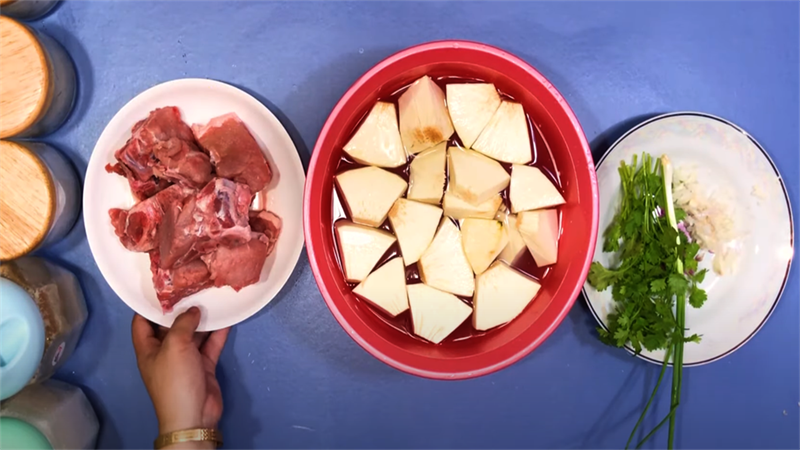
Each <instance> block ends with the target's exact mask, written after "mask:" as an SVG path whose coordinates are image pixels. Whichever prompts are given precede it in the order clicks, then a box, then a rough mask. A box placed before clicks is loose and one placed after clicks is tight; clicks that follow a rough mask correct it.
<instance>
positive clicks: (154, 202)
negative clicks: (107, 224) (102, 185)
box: [108, 184, 197, 252]
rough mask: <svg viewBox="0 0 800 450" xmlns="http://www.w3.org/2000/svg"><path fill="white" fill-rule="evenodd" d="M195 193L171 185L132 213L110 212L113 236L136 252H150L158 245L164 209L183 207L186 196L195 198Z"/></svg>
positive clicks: (194, 191)
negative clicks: (176, 206)
mask: <svg viewBox="0 0 800 450" xmlns="http://www.w3.org/2000/svg"><path fill="white" fill-rule="evenodd" d="M196 193H197V191H196V190H194V189H191V188H187V187H183V186H179V185H177V184H176V185H172V186H170V187H168V188H166V189H164V190H163V191H161V192H159V193H158V194H156V195H154V196H153V197H150V198H148V199H147V200H143V201H141V202H139V203H137V204H136V205H134V206H133V208H131V209H129V210H127V211H126V210H124V209H118V208H114V209H110V210H109V211H108V215H109V216H110V217H111V224H112V225H113V226H114V233H116V235H117V236H118V237H119V240H120V242H122V245H123V246H125V248H127V249H128V250H131V251H134V252H147V251H150V250H152V249H154V248H156V246H157V245H158V243H159V240H160V239H159V229H160V228H161V223H162V222H163V219H164V213H165V210H168V209H171V208H172V207H174V205H175V204H180V203H182V202H183V201H184V199H186V198H187V197H194V195H195V194H196Z"/></svg>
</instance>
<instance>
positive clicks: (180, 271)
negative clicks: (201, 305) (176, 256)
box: [150, 250, 213, 314]
mask: <svg viewBox="0 0 800 450" xmlns="http://www.w3.org/2000/svg"><path fill="white" fill-rule="evenodd" d="M150 271H151V272H152V273H153V286H154V287H155V289H156V296H157V297H158V301H159V302H160V303H161V310H162V311H163V312H164V313H165V314H166V313H168V312H170V311H172V307H173V306H175V304H176V303H178V302H179V301H180V300H181V299H183V298H184V297H186V296H189V295H192V294H194V293H197V292H200V291H202V290H203V289H205V288H207V287H210V286H212V285H213V282H212V280H211V273H210V272H209V271H208V267H206V264H205V263H204V262H203V261H202V260H199V259H196V260H194V261H190V262H188V263H186V264H184V265H182V266H180V267H176V268H174V269H164V268H162V267H161V265H160V257H159V253H158V250H154V251H152V252H150Z"/></svg>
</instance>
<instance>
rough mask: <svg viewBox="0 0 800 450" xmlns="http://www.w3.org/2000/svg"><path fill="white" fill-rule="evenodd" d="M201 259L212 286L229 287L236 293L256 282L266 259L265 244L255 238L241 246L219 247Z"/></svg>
mask: <svg viewBox="0 0 800 450" xmlns="http://www.w3.org/2000/svg"><path fill="white" fill-rule="evenodd" d="M254 234H255V233H254ZM201 258H202V260H203V262H205V263H206V266H208V270H209V271H210V272H211V279H213V280H214V286H216V287H222V286H230V287H232V288H233V289H234V290H235V291H237V292H238V291H239V290H240V289H242V288H243V287H245V286H249V285H251V284H254V283H257V282H258V279H259V277H260V276H261V270H262V269H263V268H264V261H265V260H266V259H267V244H266V243H264V242H263V241H262V240H261V239H258V238H255V239H252V240H250V241H249V242H247V243H245V244H242V245H237V246H226V245H223V246H220V247H219V248H217V250H216V251H214V252H213V253H208V254H206V255H203V256H201Z"/></svg>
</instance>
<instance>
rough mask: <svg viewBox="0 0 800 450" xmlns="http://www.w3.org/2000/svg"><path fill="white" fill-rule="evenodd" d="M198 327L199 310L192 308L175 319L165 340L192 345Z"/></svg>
mask: <svg viewBox="0 0 800 450" xmlns="http://www.w3.org/2000/svg"><path fill="white" fill-rule="evenodd" d="M198 325H200V310H199V309H198V308H197V307H194V306H193V307H191V308H189V309H188V310H186V311H185V312H184V313H182V314H181V315H179V316H178V317H177V318H176V319H175V321H174V322H173V323H172V328H170V330H169V332H167V337H166V338H165V339H166V340H168V341H173V342H176V343H180V344H192V343H193V341H192V338H193V337H194V332H195V330H197V326H198Z"/></svg>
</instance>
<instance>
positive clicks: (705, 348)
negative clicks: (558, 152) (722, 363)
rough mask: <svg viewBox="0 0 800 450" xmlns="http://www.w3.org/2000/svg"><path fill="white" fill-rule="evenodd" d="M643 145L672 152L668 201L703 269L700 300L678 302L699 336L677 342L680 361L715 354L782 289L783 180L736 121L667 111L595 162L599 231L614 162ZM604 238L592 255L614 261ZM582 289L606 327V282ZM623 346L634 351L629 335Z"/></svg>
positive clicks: (606, 214) (742, 335) (750, 328)
mask: <svg viewBox="0 0 800 450" xmlns="http://www.w3.org/2000/svg"><path fill="white" fill-rule="evenodd" d="M642 154H649V155H651V156H652V157H653V158H660V157H661V155H666V156H667V157H668V158H669V160H670V161H671V164H672V167H673V169H674V174H675V175H674V179H673V183H672V186H673V196H674V203H675V205H676V206H677V207H680V208H683V209H685V210H686V211H687V219H685V220H684V223H683V224H682V225H681V226H680V228H681V229H682V231H684V229H685V232H686V233H687V235H688V236H690V238H689V239H690V240H691V241H693V242H697V243H699V244H700V247H701V249H700V251H699V253H698V256H697V258H696V259H697V260H699V261H698V269H697V270H698V271H700V270H702V269H706V275H705V278H704V279H703V280H702V282H700V283H699V284H698V286H699V287H700V288H701V289H703V290H704V291H705V292H706V295H707V299H706V300H705V302H704V303H703V305H702V306H701V307H700V308H694V307H692V306H690V305H688V304H687V306H686V310H685V325H686V332H685V334H686V336H689V335H692V334H697V335H698V336H699V337H700V341H699V342H697V343H695V342H687V343H686V344H685V345H684V348H683V361H684V362H683V364H684V366H697V365H702V364H707V363H710V362H713V361H717V360H719V359H721V358H723V357H725V356H727V355H729V354H731V353H732V352H734V351H735V350H736V349H738V348H740V347H741V346H742V345H744V344H745V343H746V342H747V341H748V340H750V339H751V338H752V337H753V336H754V335H755V334H756V332H758V330H759V329H761V327H762V326H763V325H764V324H765V323H766V321H767V319H768V318H769V316H770V315H771V314H772V312H773V311H774V310H775V307H776V305H777V304H778V300H779V299H780V296H781V293H782V292H783V289H784V286H785V284H786V280H787V277H788V275H789V268H790V265H791V260H792V255H793V253H794V250H793V228H792V212H791V207H790V204H789V199H788V196H787V193H786V188H785V186H784V184H783V181H782V179H781V176H780V173H779V172H778V170H777V168H776V167H775V164H774V163H773V162H772V160H771V159H770V157H769V155H767V152H766V151H765V150H764V149H763V147H761V145H759V143H758V142H756V140H755V139H753V137H752V136H750V135H749V134H748V133H747V132H745V131H744V130H742V129H741V128H739V127H738V126H736V125H734V124H732V123H730V122H728V121H726V120H724V119H721V118H719V117H715V116H712V115H709V114H704V113H695V112H678V113H670V114H665V115H661V116H658V117H654V118H652V119H649V120H647V121H645V122H642V123H641V124H639V125H637V126H636V127H634V128H633V129H631V130H630V131H628V132H627V133H626V134H625V135H623V136H622V137H621V138H620V139H619V140H617V141H616V142H615V143H614V144H613V145H612V146H611V148H610V149H609V150H608V152H607V153H606V154H605V156H604V157H603V158H602V159H601V160H600V162H598V164H597V180H598V185H599V190H600V227H599V230H601V233H605V231H606V229H607V228H608V226H609V224H610V223H611V222H612V221H613V220H614V217H615V214H616V213H617V211H618V209H619V208H620V199H621V182H620V174H619V172H618V170H619V167H620V163H621V162H623V161H625V162H626V163H628V164H630V162H631V161H632V159H633V157H634V155H639V156H640V157H641V155H642ZM603 241H604V238H603V235H602V234H601V236H600V239H598V240H597V246H596V248H595V256H594V261H596V262H599V263H600V264H602V265H603V266H605V267H612V268H614V267H617V265H618V264H619V257H618V255H616V254H614V253H607V252H604V251H603V244H604V242H603ZM583 292H584V297H585V298H586V301H587V304H588V305H589V309H590V310H591V311H592V314H593V315H594V317H595V318H596V319H597V321H598V323H599V324H600V325H601V326H602V327H603V329H605V330H606V331H607V330H608V329H609V328H608V326H609V317H608V316H609V314H611V313H612V312H613V311H614V309H615V306H616V302H615V301H614V300H613V298H612V288H610V287H609V288H608V289H605V290H603V291H598V290H596V289H595V288H593V287H592V286H591V285H590V283H589V282H587V283H586V284H585V286H584V290H583ZM625 348H626V349H627V350H628V351H630V352H631V353H635V352H634V350H633V348H632V347H631V345H630V342H628V344H626V346H625ZM638 356H639V357H640V358H642V359H644V360H646V361H649V362H652V363H656V364H662V363H663V362H664V357H665V350H663V349H662V350H655V351H648V350H647V349H644V348H643V349H642V350H641V352H640V353H639V354H638Z"/></svg>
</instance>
